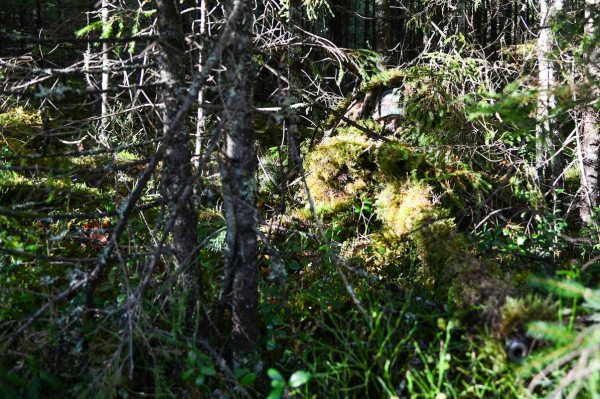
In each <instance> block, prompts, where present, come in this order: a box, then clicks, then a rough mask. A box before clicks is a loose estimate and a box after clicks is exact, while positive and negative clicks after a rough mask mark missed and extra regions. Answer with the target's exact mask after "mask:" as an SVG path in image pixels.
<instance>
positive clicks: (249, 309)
mask: <svg viewBox="0 0 600 399" xmlns="http://www.w3.org/2000/svg"><path fill="white" fill-rule="evenodd" d="M235 3H238V4H237V5H238V6H241V7H242V13H243V15H242V17H241V18H239V19H238V21H239V22H237V24H236V28H235V33H234V37H233V40H232V44H231V45H230V46H229V47H228V48H227V49H226V50H225V51H224V54H223V61H224V64H225V68H226V70H227V71H226V73H225V76H226V79H227V82H226V87H224V90H225V92H226V94H227V97H226V107H225V110H224V111H223V119H224V120H226V121H229V124H228V128H227V130H226V138H225V142H226V144H225V145H226V159H225V165H224V167H225V169H226V172H227V173H226V175H227V178H226V179H225V181H223V185H224V186H225V185H227V186H228V188H229V190H230V192H231V196H232V200H231V204H230V206H227V207H226V212H227V213H228V215H226V217H227V220H228V231H227V234H228V237H227V243H228V252H229V253H230V254H231V255H230V259H228V260H227V262H228V263H229V264H228V265H227V267H226V270H228V271H229V273H230V274H231V275H230V276H225V279H224V281H226V282H227V284H229V285H230V288H228V289H227V290H226V292H229V295H228V297H229V304H230V307H231V318H232V324H233V334H232V341H233V352H234V354H233V355H234V368H236V369H239V368H244V367H249V368H250V369H253V370H255V371H259V369H260V368H261V367H262V366H261V365H262V363H261V362H260V361H259V360H258V359H259V355H258V347H257V342H258V328H259V320H258V270H257V262H256V261H257V259H256V258H257V250H256V229H257V220H258V217H257V207H258V206H257V203H258V200H257V187H256V180H255V176H256V171H257V170H256V169H257V163H256V149H255V146H254V142H255V140H254V127H253V121H254V106H253V98H252V87H253V81H254V79H253V78H254V72H253V71H254V66H253V62H252V48H253V44H252V38H253V36H252V22H253V15H252V5H253V2H252V1H251V0H228V1H227V3H226V4H227V7H228V10H229V11H230V10H231V9H232V8H233V5H234V4H235ZM231 213H233V215H232V214H231ZM230 220H233V221H234V224H235V225H234V226H231V225H230V223H229V221H230ZM230 245H231V246H230Z"/></svg>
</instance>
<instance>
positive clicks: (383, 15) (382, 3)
mask: <svg viewBox="0 0 600 399" xmlns="http://www.w3.org/2000/svg"><path fill="white" fill-rule="evenodd" d="M390 11H391V8H390V2H389V0H375V50H376V51H379V52H381V53H383V54H384V55H385V54H387V53H388V52H389V51H390V50H391V48H392V30H391V12H390Z"/></svg>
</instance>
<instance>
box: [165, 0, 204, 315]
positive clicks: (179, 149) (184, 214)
mask: <svg viewBox="0 0 600 399" xmlns="http://www.w3.org/2000/svg"><path fill="white" fill-rule="evenodd" d="M156 7H157V29H158V35H159V37H160V55H159V58H158V63H159V70H160V76H161V83H162V84H163V88H162V91H161V102H162V106H163V107H164V108H163V122H164V127H163V132H164V133H165V134H166V132H167V131H168V129H169V127H170V126H171V124H172V123H173V121H174V120H175V117H176V115H177V113H178V112H179V110H180V109H181V108H182V104H183V98H184V96H183V94H185V88H184V87H183V83H184V81H185V68H186V66H187V65H188V64H189V63H188V58H187V57H186V54H185V51H186V48H185V43H184V35H183V26H182V21H181V17H180V13H179V7H178V2H176V0H157V1H156ZM191 155H192V152H191V142H190V136H189V130H188V126H187V124H186V123H183V124H182V127H181V129H180V131H179V132H177V133H176V135H175V137H174V140H173V143H172V144H171V145H170V146H169V147H168V148H167V150H166V153H165V157H164V165H163V170H162V182H161V194H162V196H163V198H164V199H165V201H166V203H167V206H168V208H169V211H170V212H171V215H170V216H171V217H174V218H175V222H174V225H173V229H172V236H173V245H172V247H173V254H174V255H175V258H176V259H177V262H178V263H179V266H180V267H185V268H186V270H185V273H183V276H184V277H183V278H184V286H185V287H186V288H189V289H191V294H190V295H189V297H188V302H187V312H186V316H187V317H188V318H189V316H191V312H192V311H193V309H194V308H195V307H196V304H197V301H198V300H199V298H200V294H201V286H202V285H201V282H202V281H201V275H200V270H199V268H198V266H197V263H196V262H197V259H196V257H197V256H196V255H197V254H196V252H195V251H197V247H198V210H197V206H196V201H195V200H194V199H193V198H191V197H190V198H188V199H186V200H185V202H184V203H179V202H180V195H181V192H182V190H183V189H184V187H185V186H186V185H187V184H192V180H191V178H192V165H191V159H192V156H191ZM175 209H177V212H176V214H175V215H173V212H174V211H175Z"/></svg>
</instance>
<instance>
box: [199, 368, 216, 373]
mask: <svg viewBox="0 0 600 399" xmlns="http://www.w3.org/2000/svg"><path fill="white" fill-rule="evenodd" d="M200 372H201V373H202V374H204V375H216V374H217V371H216V370H215V368H214V367H212V366H203V367H200Z"/></svg>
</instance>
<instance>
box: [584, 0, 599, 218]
mask: <svg viewBox="0 0 600 399" xmlns="http://www.w3.org/2000/svg"><path fill="white" fill-rule="evenodd" d="M586 6H587V8H586V27H585V33H586V36H587V37H590V36H593V35H594V34H595V27H594V22H595V21H594V19H595V15H596V14H595V13H596V12H597V11H598V10H597V9H596V6H597V0H586ZM584 54H586V55H585V56H584V57H585V58H584V67H585V68H586V75H587V77H588V80H589V81H591V87H592V88H591V90H590V98H591V99H593V100H595V99H597V98H598V86H597V85H598V80H599V79H600V71H598V67H597V65H598V61H599V60H600V49H598V48H597V47H595V48H591V49H586V51H584ZM598 123H600V115H598V112H597V111H596V110H594V108H593V107H592V106H589V105H588V106H586V107H585V109H584V114H583V129H582V130H583V132H582V133H583V134H582V139H581V152H582V158H583V159H582V165H583V166H582V170H581V186H582V189H583V190H582V191H583V193H582V194H583V197H584V198H583V201H582V202H581V209H580V216H581V220H582V221H583V222H584V223H590V222H592V215H593V212H594V208H595V207H598V206H600V198H599V195H600V163H599V159H598V152H599V150H600V134H599V132H598Z"/></svg>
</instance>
